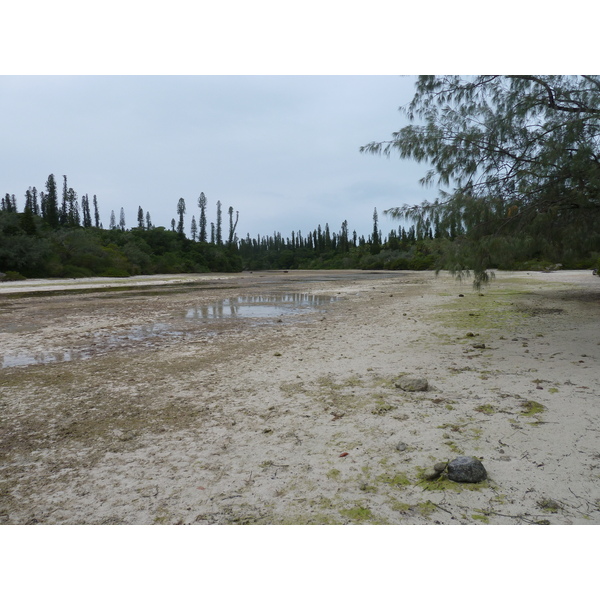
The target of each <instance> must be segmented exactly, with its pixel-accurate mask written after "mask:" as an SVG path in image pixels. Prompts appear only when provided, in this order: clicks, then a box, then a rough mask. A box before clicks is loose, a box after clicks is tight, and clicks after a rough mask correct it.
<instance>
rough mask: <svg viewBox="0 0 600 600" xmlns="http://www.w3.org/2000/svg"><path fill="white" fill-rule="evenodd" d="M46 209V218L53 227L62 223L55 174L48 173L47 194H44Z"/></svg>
mask: <svg viewBox="0 0 600 600" xmlns="http://www.w3.org/2000/svg"><path fill="white" fill-rule="evenodd" d="M44 200H45V205H46V210H45V215H44V216H45V218H46V220H47V222H48V224H49V225H50V227H52V228H53V229H56V228H57V227H58V226H59V224H60V219H59V214H58V195H57V191H56V180H55V179H54V175H52V174H50V175H48V179H47V181H46V194H45V196H44Z"/></svg>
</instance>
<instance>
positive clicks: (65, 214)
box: [58, 175, 69, 225]
mask: <svg viewBox="0 0 600 600" xmlns="http://www.w3.org/2000/svg"><path fill="white" fill-rule="evenodd" d="M68 221H69V191H68V190H67V176H66V175H63V194H62V204H61V207H60V213H59V215H58V222H59V223H60V225H66V224H67V223H68Z"/></svg>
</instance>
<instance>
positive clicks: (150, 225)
mask: <svg viewBox="0 0 600 600" xmlns="http://www.w3.org/2000/svg"><path fill="white" fill-rule="evenodd" d="M146 229H148V231H149V230H150V229H152V220H151V219H150V213H149V212H146Z"/></svg>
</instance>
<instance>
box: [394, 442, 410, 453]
mask: <svg viewBox="0 0 600 600" xmlns="http://www.w3.org/2000/svg"><path fill="white" fill-rule="evenodd" d="M407 448H408V446H407V445H406V444H405V443H404V442H398V443H397V444H396V450H398V452H404V451H405V450H406V449H407Z"/></svg>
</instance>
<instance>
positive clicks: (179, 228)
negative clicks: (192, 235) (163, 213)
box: [177, 198, 185, 237]
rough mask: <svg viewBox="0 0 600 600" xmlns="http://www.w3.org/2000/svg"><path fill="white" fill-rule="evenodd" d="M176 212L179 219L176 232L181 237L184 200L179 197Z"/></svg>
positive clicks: (182, 233) (182, 234)
mask: <svg viewBox="0 0 600 600" xmlns="http://www.w3.org/2000/svg"><path fill="white" fill-rule="evenodd" d="M177 214H178V215H179V221H178V223H177V233H178V234H179V235H180V236H181V237H183V236H185V233H184V230H183V215H185V200H184V199H183V198H179V201H178V202H177Z"/></svg>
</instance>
